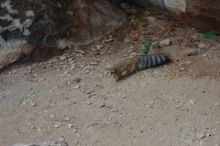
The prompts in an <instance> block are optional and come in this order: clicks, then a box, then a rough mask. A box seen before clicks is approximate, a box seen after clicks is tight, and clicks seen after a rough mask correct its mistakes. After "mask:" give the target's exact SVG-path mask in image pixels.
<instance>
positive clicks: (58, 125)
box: [54, 123, 62, 128]
mask: <svg viewBox="0 0 220 146" xmlns="http://www.w3.org/2000/svg"><path fill="white" fill-rule="evenodd" d="M60 126H62V124H61V123H56V124H54V127H55V128H59V127H60Z"/></svg>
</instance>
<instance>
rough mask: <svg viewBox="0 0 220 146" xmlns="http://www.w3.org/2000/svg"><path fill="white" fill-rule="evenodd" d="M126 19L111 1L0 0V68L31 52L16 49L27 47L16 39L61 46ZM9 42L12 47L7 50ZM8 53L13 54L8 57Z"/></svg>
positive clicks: (87, 39)
mask: <svg viewBox="0 0 220 146" xmlns="http://www.w3.org/2000/svg"><path fill="white" fill-rule="evenodd" d="M125 21H126V16H125V14H124V13H123V12H121V11H120V10H119V9H117V8H116V7H114V6H113V4H112V1H111V0H65V1H63V0H37V1H30V0H22V1H21V0H13V1H12V0H1V1H0V69H1V68H2V67H4V66H6V65H8V64H10V63H12V62H15V61H16V58H17V59H18V58H20V57H19V56H21V55H22V54H27V55H30V53H31V51H30V49H29V51H28V52H26V53H23V52H22V51H17V50H26V47H24V49H23V48H21V47H22V46H23V45H22V46H21V45H20V44H17V43H16V42H17V40H22V41H27V43H28V44H31V45H33V46H37V47H35V49H38V50H39V49H47V48H50V49H51V48H59V47H60V46H62V47H61V49H64V48H65V47H72V46H71V45H75V44H82V43H87V42H91V41H94V40H96V39H98V38H100V37H101V36H103V34H106V33H108V32H111V31H113V30H115V29H117V28H119V27H120V26H121V25H122V24H123V23H124V22H125ZM13 40H14V41H15V43H13ZM63 40H64V41H63ZM65 40H67V41H65ZM9 42H10V43H13V47H12V48H11V49H10V48H9V50H6V49H7V48H8V46H10V44H8V43H9ZM60 42H68V43H65V44H60ZM15 44H17V47H16V45H15ZM13 51H14V52H13ZM35 52H41V51H35ZM16 53H17V54H16ZM9 54H13V55H12V56H15V57H13V58H10V59H9V58H8V57H7V56H8V55H9Z"/></svg>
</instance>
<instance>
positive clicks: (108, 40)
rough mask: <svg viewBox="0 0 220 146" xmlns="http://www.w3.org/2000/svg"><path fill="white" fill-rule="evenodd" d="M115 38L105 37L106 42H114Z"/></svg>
mask: <svg viewBox="0 0 220 146" xmlns="http://www.w3.org/2000/svg"><path fill="white" fill-rule="evenodd" d="M112 41H113V39H112V38H109V39H105V40H104V42H112Z"/></svg>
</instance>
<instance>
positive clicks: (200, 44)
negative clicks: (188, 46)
mask: <svg viewBox="0 0 220 146" xmlns="http://www.w3.org/2000/svg"><path fill="white" fill-rule="evenodd" d="M198 47H199V48H200V49H208V48H210V47H211V44H208V43H204V42H200V43H199V44H198Z"/></svg>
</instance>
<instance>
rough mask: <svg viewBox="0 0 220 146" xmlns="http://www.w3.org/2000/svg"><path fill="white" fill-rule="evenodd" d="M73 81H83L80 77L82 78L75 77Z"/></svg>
mask: <svg viewBox="0 0 220 146" xmlns="http://www.w3.org/2000/svg"><path fill="white" fill-rule="evenodd" d="M73 81H74V82H75V83H79V82H80V81H81V79H80V78H75V79H74V80H73Z"/></svg>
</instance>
